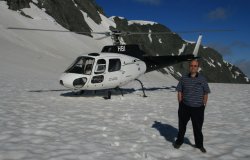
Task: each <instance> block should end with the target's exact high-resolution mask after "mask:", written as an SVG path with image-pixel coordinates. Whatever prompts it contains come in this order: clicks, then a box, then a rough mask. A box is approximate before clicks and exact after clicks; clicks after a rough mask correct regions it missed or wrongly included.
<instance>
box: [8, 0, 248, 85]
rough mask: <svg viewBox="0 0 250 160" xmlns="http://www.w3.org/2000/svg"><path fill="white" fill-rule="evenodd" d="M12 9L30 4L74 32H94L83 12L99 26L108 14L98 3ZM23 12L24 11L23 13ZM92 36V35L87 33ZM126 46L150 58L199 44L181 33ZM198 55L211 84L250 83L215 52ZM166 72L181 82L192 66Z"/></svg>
mask: <svg viewBox="0 0 250 160" xmlns="http://www.w3.org/2000/svg"><path fill="white" fill-rule="evenodd" d="M6 1H7V4H8V5H9V9H12V10H21V9H22V8H28V7H30V3H33V4H35V5H37V6H38V7H39V8H41V9H43V10H45V12H46V13H47V14H49V15H51V16H52V17H53V18H54V19H55V20H56V21H57V22H58V23H59V24H61V25H62V26H63V27H65V28H66V29H69V30H70V31H74V32H90V31H92V30H93V29H92V28H90V26H89V25H88V23H87V22H86V20H85V18H84V16H83V13H82V12H85V13H87V16H88V17H90V18H91V19H92V20H93V21H94V22H95V23H96V24H100V23H101V22H102V19H101V17H100V14H103V15H105V14H104V11H103V10H102V8H101V7H99V6H98V5H97V4H96V2H95V1H94V0H6ZM21 13H22V12H21ZM112 20H113V21H114V22H115V23H116V28H113V27H110V29H118V30H122V31H130V32H148V33H150V32H171V30H170V29H169V28H167V27H165V26H163V25H161V24H158V23H154V22H145V21H128V20H127V19H125V18H119V17H112ZM87 35H89V36H91V35H90V34H87ZM123 40H124V42H125V43H126V44H139V45H140V47H141V49H143V50H144V51H145V52H146V53H147V54H148V55H156V56H157V55H178V54H180V52H179V50H180V49H181V48H182V47H183V44H186V49H185V51H184V53H182V54H191V53H192V52H193V50H194V46H195V44H192V43H188V42H186V41H184V40H182V38H181V37H180V36H179V35H178V34H174V33H171V34H164V35H150V34H149V35H133V36H127V37H123ZM198 56H200V57H202V59H200V61H201V66H200V68H201V71H200V72H201V73H203V74H204V76H206V77H207V79H208V81H209V82H217V83H249V81H248V78H247V77H246V75H245V74H244V73H243V72H242V71H241V70H240V69H239V68H237V67H236V66H234V65H232V64H230V63H228V62H225V61H224V60H223V57H222V56H221V55H220V54H219V53H218V52H217V51H216V50H214V49H212V48H206V47H203V46H201V47H200V50H199V54H198ZM161 71H162V72H164V73H169V74H172V75H173V76H174V77H175V78H177V79H179V78H180V77H181V76H182V75H183V74H186V73H187V72H188V63H187V62H186V63H181V64H176V65H174V66H170V67H168V68H166V69H162V70H161Z"/></svg>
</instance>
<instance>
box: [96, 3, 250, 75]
mask: <svg viewBox="0 0 250 160" xmlns="http://www.w3.org/2000/svg"><path fill="white" fill-rule="evenodd" d="M96 2H97V4H99V5H100V6H101V7H102V8H103V9H104V12H105V14H106V15H107V16H113V15H115V16H122V17H125V18H127V19H128V20H148V21H154V22H158V23H161V24H163V25H165V26H167V27H168V28H170V29H171V30H172V31H187V30H199V29H234V30H235V31H233V32H220V33H203V35H204V36H203V45H205V46H210V47H213V48H215V49H217V50H218V51H219V52H220V53H221V54H222V55H223V57H224V59H225V60H227V61H229V62H231V63H233V64H236V65H237V66H239V67H240V68H241V69H242V70H243V72H244V73H246V74H247V75H248V77H250V17H249V16H250V1H249V0H96ZM181 37H182V38H184V39H186V40H192V41H196V39H197V37H198V33H196V34H181Z"/></svg>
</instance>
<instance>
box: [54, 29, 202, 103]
mask: <svg viewBox="0 0 250 160" xmlns="http://www.w3.org/2000/svg"><path fill="white" fill-rule="evenodd" d="M98 34H104V35H105V36H104V37H102V38H99V39H103V38H106V37H109V36H110V37H111V38H112V40H113V45H110V46H104V47H103V49H102V50H101V52H99V53H88V54H83V55H81V56H79V57H77V58H76V60H75V61H74V62H73V63H72V65H70V66H69V67H68V68H67V69H66V70H65V72H64V73H63V74H62V75H61V77H60V80H59V82H60V84H61V85H62V86H64V87H66V88H70V89H73V90H94V91H96V90H104V89H108V90H110V89H120V87H121V86H124V85H126V84H128V83H130V82H132V81H134V80H136V81H138V82H140V84H141V87H142V91H143V97H147V96H146V94H145V91H144V86H143V83H142V82H141V81H140V80H139V79H138V78H139V77H140V76H142V75H143V74H145V73H147V72H150V71H154V70H158V69H161V68H164V67H167V66H170V65H173V64H176V63H180V62H184V61H190V60H193V59H197V58H199V57H198V56H197V54H198V50H199V46H200V44H201V39H202V35H199V37H198V40H197V43H196V46H195V49H194V51H193V54H188V55H178V56H146V55H145V52H144V51H142V50H141V49H140V47H139V45H135V44H134V45H133V44H132V45H131V44H130V45H125V44H124V45H123V44H121V42H120V37H122V36H127V35H134V34H148V33H132V32H121V31H115V32H114V31H113V32H104V33H101V32H100V33H98ZM155 34H163V33H155ZM184 48H185V46H184ZM183 51H184V50H183ZM120 91H121V93H122V90H121V89H120ZM122 95H123V94H122ZM110 98H111V91H108V96H107V97H106V99H110Z"/></svg>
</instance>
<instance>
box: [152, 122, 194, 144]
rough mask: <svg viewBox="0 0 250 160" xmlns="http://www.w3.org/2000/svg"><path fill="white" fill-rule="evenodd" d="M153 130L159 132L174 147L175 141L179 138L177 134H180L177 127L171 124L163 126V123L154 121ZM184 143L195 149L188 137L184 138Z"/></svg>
mask: <svg viewBox="0 0 250 160" xmlns="http://www.w3.org/2000/svg"><path fill="white" fill-rule="evenodd" d="M152 128H155V129H156V130H158V131H159V133H160V135H161V136H163V137H164V138H165V140H166V141H168V142H171V143H172V145H173V144H174V143H175V139H176V138H177V134H178V129H176V128H175V127H173V126H171V125H169V124H163V123H161V122H158V121H154V124H153V125H152ZM184 143H185V144H188V145H190V146H192V147H195V145H194V144H192V143H191V142H190V140H189V139H188V138H186V137H184Z"/></svg>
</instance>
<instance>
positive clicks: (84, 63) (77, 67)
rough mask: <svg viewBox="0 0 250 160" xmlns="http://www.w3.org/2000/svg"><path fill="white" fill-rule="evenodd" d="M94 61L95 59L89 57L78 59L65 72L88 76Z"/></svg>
mask: <svg viewBox="0 0 250 160" xmlns="http://www.w3.org/2000/svg"><path fill="white" fill-rule="evenodd" d="M94 61H95V59H94V58H91V57H78V58H77V59H76V60H75V62H74V63H73V64H72V65H71V66H70V67H69V68H68V69H67V70H66V71H65V72H66V73H77V74H86V75H90V74H91V73H92V68H93V64H94Z"/></svg>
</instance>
